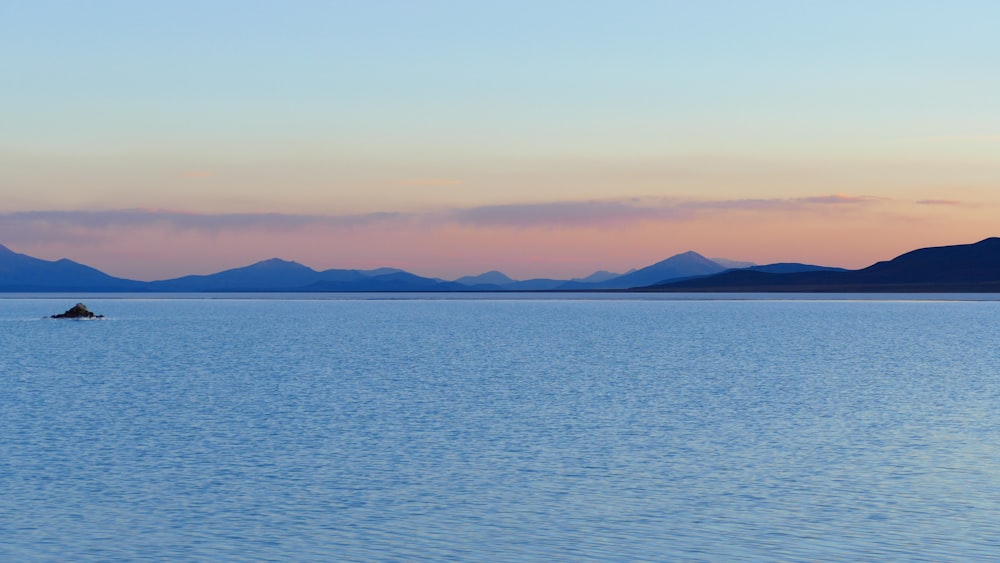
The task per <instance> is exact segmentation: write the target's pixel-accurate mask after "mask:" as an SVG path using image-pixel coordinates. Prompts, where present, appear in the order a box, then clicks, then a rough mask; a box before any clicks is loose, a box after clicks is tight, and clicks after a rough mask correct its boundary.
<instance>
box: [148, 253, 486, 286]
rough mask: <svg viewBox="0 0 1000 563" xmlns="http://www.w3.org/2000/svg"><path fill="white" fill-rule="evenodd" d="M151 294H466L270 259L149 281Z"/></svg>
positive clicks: (429, 281)
mask: <svg viewBox="0 0 1000 563" xmlns="http://www.w3.org/2000/svg"><path fill="white" fill-rule="evenodd" d="M148 287H149V289H150V290H151V291H194V292H213V291H217V292H229V291H249V292H256V291H262V292H274V291H281V292H300V291H468V290H469V287H468V286H465V285H462V284H455V283H453V282H442V281H441V280H437V279H433V278H424V277H420V276H417V275H414V274H411V273H409V272H405V271H403V270H399V269H396V268H378V269H376V270H337V269H333V270H323V271H321V272H318V271H316V270H313V269H312V268H310V267H308V266H303V265H302V264H299V263H298V262H290V261H287V260H281V259H278V258H271V259H270V260H264V261H261V262H257V263H255V264H251V265H249V266H244V267H242V268H234V269H232V270H225V271H222V272H218V273H216V274H209V275H204V276H184V277H181V278H176V279H170V280H160V281H154V282H149V284H148Z"/></svg>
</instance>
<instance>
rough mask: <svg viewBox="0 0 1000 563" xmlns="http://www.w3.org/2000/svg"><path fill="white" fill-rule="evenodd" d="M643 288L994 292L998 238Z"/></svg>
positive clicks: (999, 275)
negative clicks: (852, 265) (857, 265)
mask: <svg viewBox="0 0 1000 563" xmlns="http://www.w3.org/2000/svg"><path fill="white" fill-rule="evenodd" d="M643 290H646V291H727V292H732V291H737V292H755V291H760V292H765V291H791V292H801V291H807V292H812V291H815V292H996V291H1000V238H988V239H985V240H982V241H980V242H977V243H975V244H962V245H955V246H938V247H932V248H921V249H918V250H914V251H911V252H907V253H906V254H902V255H900V256H897V257H896V258H894V259H892V260H888V261H885V262H878V263H876V264H873V265H871V266H869V267H867V268H864V269H861V270H844V271H830V270H829V269H825V270H816V271H805V272H802V271H800V272H792V273H769V272H764V271H755V270H753V269H744V270H731V271H727V272H724V273H721V274H718V275H715V276H710V277H706V278H700V279H692V280H682V281H677V282H673V283H667V284H656V285H655V286H652V287H648V288H643Z"/></svg>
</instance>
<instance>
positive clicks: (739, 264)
mask: <svg viewBox="0 0 1000 563" xmlns="http://www.w3.org/2000/svg"><path fill="white" fill-rule="evenodd" d="M709 260H711V261H712V262H715V263H716V264H719V265H722V266H725V267H727V268H733V269H737V268H752V267H754V266H756V265H757V264H755V263H754V262H746V261H744V260H730V259H729V258H709Z"/></svg>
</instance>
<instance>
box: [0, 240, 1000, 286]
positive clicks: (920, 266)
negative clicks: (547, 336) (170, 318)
mask: <svg viewBox="0 0 1000 563" xmlns="http://www.w3.org/2000/svg"><path fill="white" fill-rule="evenodd" d="M734 266H735V267H734ZM614 290H633V291H664V292H688V291H694V292H704V291H713V292H715V291H723V292H770V291H787V292H802V291H830V292H833V291H843V292H855V291H858V292H861V291H869V292H875V291H884V292H901V291H910V292H915V291H922V292H941V291H948V292H963V291H982V292H992V291H1000V238H989V239H986V240H983V241H980V242H978V243H975V244H968V245H956V246H943V247H933V248H923V249H919V250H914V251H912V252H908V253H906V254H903V255H901V256H899V257H897V258H894V259H892V260H888V261H885V262H878V263H877V264H873V265H872V266H869V267H867V268H863V269H860V270H845V269H843V268H831V267H826V266H817V265H811V264H799V263H777V264H766V265H754V264H752V263H749V262H737V261H732V260H726V259H709V258H706V257H704V256H702V255H701V254H698V253H697V252H693V251H688V252H683V253H681V254H677V255H674V256H671V257H669V258H667V259H665V260H662V261H660V262H657V263H655V264H651V265H649V266H646V267H643V268H638V269H635V270H631V271H629V272H626V273H624V274H616V273H613V272H608V271H604V270H601V271H598V272H595V273H593V274H591V275H590V276H587V277H585V278H577V279H570V280H560V279H548V278H539V279H530V280H514V279H512V278H510V277H509V276H507V275H505V274H504V273H502V272H499V271H489V272H485V273H482V274H479V275H475V276H464V277H460V278H458V279H456V280H451V281H449V280H444V279H440V278H428V277H422V276H418V275H416V274H413V273H410V272H406V271H404V270H399V269H396V268H379V269H375V270H351V269H330V270H322V271H319V270H314V269H312V268H310V267H308V266H305V265H302V264H299V263H297V262H291V261H287V260H281V259H279V258H272V259H269V260H263V261H261V262H257V263H255V264H251V265H249V266H244V267H242V268H234V269H231V270H225V271H222V272H218V273H215V274H209V275H191V276H183V277H179V278H174V279H167V280H158V281H151V282H145V281H137V280H129V279H123V278H116V277H114V276H110V275H108V274H105V273H104V272H101V271H100V270H97V269H95V268H92V267H90V266H87V265H84V264H80V263H78V262H74V261H72V260H68V259H65V258H64V259H61V260H56V261H49V260H42V259H39V258H34V257H32V256H28V255H25V254H19V253H16V252H14V251H12V250H10V249H9V248H7V247H5V246H3V245H0V291H4V292H71V291H88V292H378V291H384V292H389V291H391V292H407V291H449V292H451V291H614Z"/></svg>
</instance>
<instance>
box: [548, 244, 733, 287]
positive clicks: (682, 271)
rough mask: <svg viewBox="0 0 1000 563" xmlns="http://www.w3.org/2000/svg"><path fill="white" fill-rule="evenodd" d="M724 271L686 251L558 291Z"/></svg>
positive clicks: (639, 284) (648, 282)
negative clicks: (628, 271)
mask: <svg viewBox="0 0 1000 563" xmlns="http://www.w3.org/2000/svg"><path fill="white" fill-rule="evenodd" d="M725 270H726V268H725V267H724V266H722V265H721V264H718V263H717V262H713V261H711V260H709V259H708V258H705V257H704V256H702V255H701V254H698V253H697V252H694V251H688V252H682V253H681V254H676V255H674V256H671V257H670V258H667V259H666V260H661V261H660V262H657V263H656V264H652V265H650V266H646V267H645V268H640V269H638V270H635V271H634V272H630V273H628V274H623V275H621V276H618V277H616V278H611V279H608V280H605V281H602V282H599V283H593V284H584V283H580V282H568V283H565V284H563V285H561V286H559V289H564V290H568V289H628V288H632V287H644V286H649V285H653V284H657V283H660V282H663V281H666V280H676V279H682V278H691V277H696V276H708V275H711V274H716V273H719V272H722V271H725Z"/></svg>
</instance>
